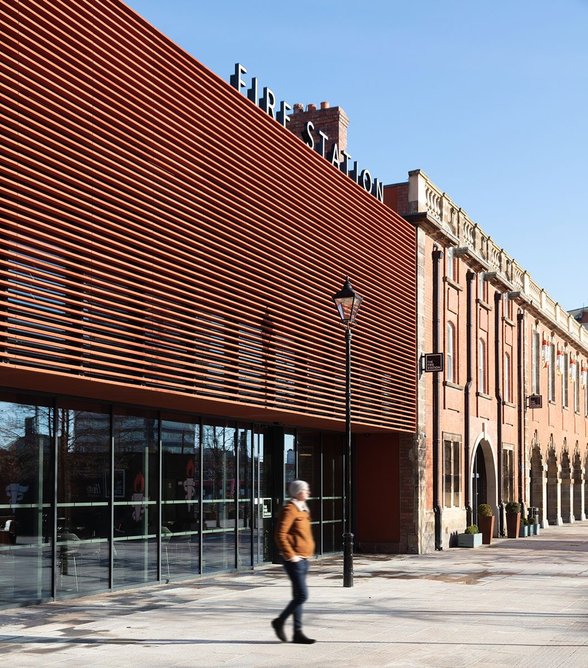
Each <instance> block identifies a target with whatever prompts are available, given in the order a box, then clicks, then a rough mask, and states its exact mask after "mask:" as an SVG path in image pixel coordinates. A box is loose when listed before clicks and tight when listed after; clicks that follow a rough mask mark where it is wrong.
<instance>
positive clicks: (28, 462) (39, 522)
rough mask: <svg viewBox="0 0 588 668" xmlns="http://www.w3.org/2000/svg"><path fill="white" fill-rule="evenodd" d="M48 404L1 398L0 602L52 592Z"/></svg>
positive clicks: (51, 433)
mask: <svg viewBox="0 0 588 668" xmlns="http://www.w3.org/2000/svg"><path fill="white" fill-rule="evenodd" d="M53 418H54V412H53V409H52V408H51V407H50V406H47V405H41V403H40V402H37V403H36V404H30V403H19V402H18V401H2V402H0V494H1V496H0V601H2V602H8V601H9V602H10V604H11V605H18V604H20V603H28V602H31V601H41V600H44V599H47V598H49V597H50V596H51V595H52V575H51V574H52V568H51V564H52V545H51V533H52V521H51V516H50V513H51V500H52V491H53V486H52V480H53V474H52V470H51V450H52V445H53V440H54V419H53Z"/></svg>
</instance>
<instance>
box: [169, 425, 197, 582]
mask: <svg viewBox="0 0 588 668" xmlns="http://www.w3.org/2000/svg"><path fill="white" fill-rule="evenodd" d="M161 447H162V509H161V559H162V562H161V571H162V576H163V577H164V578H167V579H170V578H171V579H177V578H186V577H193V576H195V575H197V574H198V573H199V572H200V423H199V422H193V421H192V422H186V421H182V420H179V419H175V420H166V419H164V420H162V422H161Z"/></svg>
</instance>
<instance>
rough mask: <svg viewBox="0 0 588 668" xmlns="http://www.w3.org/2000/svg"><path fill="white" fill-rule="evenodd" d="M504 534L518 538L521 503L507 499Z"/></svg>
mask: <svg viewBox="0 0 588 668" xmlns="http://www.w3.org/2000/svg"><path fill="white" fill-rule="evenodd" d="M505 509H506V534H507V536H508V537H509V538H518V537H519V531H520V527H521V504H520V503H517V502H516V501H509V502H508V503H507V504H506V508H505Z"/></svg>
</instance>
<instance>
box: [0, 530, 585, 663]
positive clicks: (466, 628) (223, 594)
mask: <svg viewBox="0 0 588 668" xmlns="http://www.w3.org/2000/svg"><path fill="white" fill-rule="evenodd" d="M341 572H342V562H341V559H339V558H328V559H324V560H317V561H314V562H313V564H312V567H311V575H310V578H309V584H310V600H309V601H308V603H307V604H306V612H305V631H306V633H307V634H308V635H310V636H312V637H315V638H317V643H316V644H314V645H309V646H304V645H294V644H292V643H287V644H286V643H280V642H279V641H278V640H277V639H276V638H275V636H274V634H273V631H272V629H271V627H270V620H271V619H272V618H273V617H275V616H276V614H277V613H278V611H279V610H280V609H281V608H282V607H283V605H284V604H285V603H286V601H287V600H288V597H289V593H290V591H289V585H288V581H287V579H286V576H285V574H283V571H282V569H281V567H279V566H269V567H267V568H264V569H261V570H259V571H257V572H255V573H249V574H243V575H223V576H217V577H215V578H210V579H200V580H196V581H194V582H192V583H190V584H186V583H179V584H167V585H159V586H153V587H149V588H147V589H143V590H140V591H139V590H127V591H124V592H116V593H113V594H104V595H100V596H93V597H86V598H81V599H74V600H71V601H67V602H58V603H48V604H44V605H39V606H30V607H26V608H15V609H10V610H0V655H1V656H2V659H3V660H4V661H6V665H14V666H18V667H19V668H20V667H25V666H41V665H42V666H53V665H57V664H60V665H65V666H80V665H84V664H85V665H87V666H92V667H95V666H96V667H98V666H124V667H133V666H141V667H142V668H151V667H152V666H153V667H154V666H210V667H217V666H239V667H246V666H271V667H272V668H277V667H279V666H284V667H288V666H311V665H313V666H317V667H323V666H325V667H326V666H362V667H363V666H435V667H444V666H447V667H451V668H458V667H460V666H468V667H469V666H482V665H483V666H509V667H511V668H512V667H514V666H518V667H529V668H531V667H532V668H555V667H560V666H566V667H574V668H575V667H578V668H585V667H588V599H587V593H588V592H587V587H586V585H587V578H588V521H586V522H579V523H576V524H572V525H566V526H563V527H550V528H547V529H545V530H543V531H542V533H541V535H540V536H537V537H530V538H524V539H517V540H508V539H498V540H496V539H495V541H494V543H493V545H492V546H484V547H482V548H477V549H474V550H472V549H464V548H453V549H450V550H446V551H443V552H438V553H435V554H429V555H420V556H419V555H398V556H370V557H367V556H356V558H355V586H354V587H353V588H350V589H345V588H343V587H342V585H341ZM289 633H290V630H289Z"/></svg>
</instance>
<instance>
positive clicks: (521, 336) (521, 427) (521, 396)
mask: <svg viewBox="0 0 588 668" xmlns="http://www.w3.org/2000/svg"><path fill="white" fill-rule="evenodd" d="M524 340H525V321H524V312H523V310H522V309H519V310H518V312H517V404H518V411H517V413H518V424H517V440H518V444H517V445H518V460H519V462H518V463H519V471H518V473H519V475H518V481H519V494H518V496H519V500H520V502H521V503H522V502H523V471H524V469H523V466H524V461H523V454H524V449H525V443H524V441H525V391H524V390H525V388H524V386H523V382H524V378H523V366H524V361H525V360H524V359H523V357H524V346H523V343H524Z"/></svg>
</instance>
